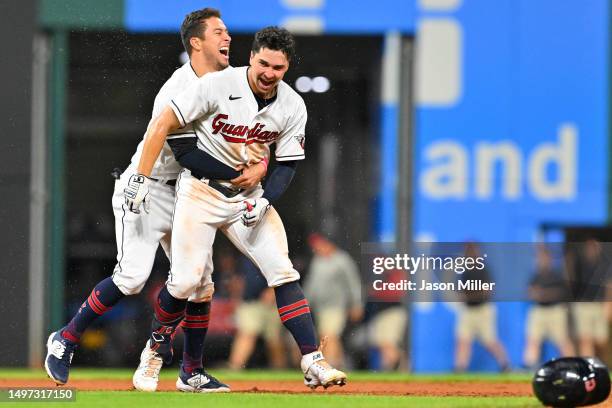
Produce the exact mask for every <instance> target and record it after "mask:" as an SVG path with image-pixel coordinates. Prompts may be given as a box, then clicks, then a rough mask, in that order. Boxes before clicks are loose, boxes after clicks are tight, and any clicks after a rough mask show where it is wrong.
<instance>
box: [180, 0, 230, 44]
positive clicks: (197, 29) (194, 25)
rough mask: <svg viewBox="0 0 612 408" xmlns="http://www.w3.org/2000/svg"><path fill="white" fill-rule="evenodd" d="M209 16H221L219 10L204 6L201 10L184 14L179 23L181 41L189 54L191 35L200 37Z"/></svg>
mask: <svg viewBox="0 0 612 408" xmlns="http://www.w3.org/2000/svg"><path fill="white" fill-rule="evenodd" d="M211 17H217V18H221V12H220V11H219V10H217V9H214V8H210V7H206V8H203V9H201V10H196V11H192V12H191V13H189V14H187V15H186V16H185V19H184V20H183V24H181V41H182V42H183V47H185V51H187V54H189V55H191V43H190V42H189V40H190V39H191V37H200V38H202V36H203V34H204V31H206V20H208V19H209V18H211Z"/></svg>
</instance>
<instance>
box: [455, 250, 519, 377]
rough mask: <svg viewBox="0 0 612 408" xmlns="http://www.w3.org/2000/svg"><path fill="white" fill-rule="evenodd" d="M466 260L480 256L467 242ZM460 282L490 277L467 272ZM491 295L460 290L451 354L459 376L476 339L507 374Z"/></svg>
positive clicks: (483, 271)
mask: <svg viewBox="0 0 612 408" xmlns="http://www.w3.org/2000/svg"><path fill="white" fill-rule="evenodd" d="M464 255H465V256H466V257H472V258H476V257H478V256H480V250H479V248H478V245H476V244H475V243H473V242H469V243H467V244H466V247H465V254H464ZM461 279H462V280H463V281H467V280H477V281H478V280H480V281H483V282H490V281H491V277H490V275H489V272H488V271H487V269H486V268H482V269H477V268H472V269H467V270H466V271H465V272H464V273H463V274H462V275H461ZM490 298H491V292H490V291H488V290H464V292H463V299H464V302H465V306H464V307H463V308H462V310H461V311H460V315H459V318H458V319H457V325H456V330H455V332H456V333H455V334H456V336H457V343H456V350H455V370H456V371H458V372H463V371H465V370H466V369H467V367H468V364H469V362H470V358H471V354H472V342H473V341H474V340H475V339H476V340H479V341H480V343H481V344H482V345H483V346H484V347H485V348H486V349H487V350H488V351H489V352H490V353H491V354H492V355H493V357H495V360H496V361H497V364H499V367H500V369H501V370H502V371H508V370H509V368H510V366H509V363H508V357H507V355H506V350H505V349H504V346H503V345H502V344H501V342H500V341H499V339H498V338H497V311H496V309H495V305H494V304H492V303H491V302H490Z"/></svg>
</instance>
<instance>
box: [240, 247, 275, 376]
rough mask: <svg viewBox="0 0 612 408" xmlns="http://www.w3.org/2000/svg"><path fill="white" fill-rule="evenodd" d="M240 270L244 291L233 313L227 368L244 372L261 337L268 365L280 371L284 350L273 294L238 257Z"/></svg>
mask: <svg viewBox="0 0 612 408" xmlns="http://www.w3.org/2000/svg"><path fill="white" fill-rule="evenodd" d="M241 270H242V272H243V276H244V289H243V291H242V302H241V303H240V304H239V306H238V308H237V310H236V326H237V329H238V330H237V333H236V337H235V338H234V342H233V343H232V350H231V353H230V357H229V366H230V368H232V369H234V370H240V369H243V368H245V367H246V365H247V363H248V361H249V359H250V357H251V355H252V354H253V350H254V349H255V344H256V343H257V338H258V337H259V336H263V338H264V341H265V344H266V350H267V352H268V358H269V360H270V365H271V366H272V367H273V368H284V367H285V366H286V359H285V347H284V345H283V341H282V336H281V327H282V325H281V320H280V318H279V316H278V309H277V308H276V298H275V296H274V290H273V289H272V288H269V287H268V284H267V282H266V279H265V278H264V276H263V275H262V274H261V273H260V272H259V270H258V269H257V267H256V266H255V265H254V264H253V263H252V262H251V261H249V260H248V259H247V258H245V257H242V262H241Z"/></svg>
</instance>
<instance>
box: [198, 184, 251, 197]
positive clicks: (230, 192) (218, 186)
mask: <svg viewBox="0 0 612 408" xmlns="http://www.w3.org/2000/svg"><path fill="white" fill-rule="evenodd" d="M202 181H204V182H205V183H206V179H202ZM208 185H209V186H210V187H212V188H214V189H215V190H217V191H218V192H220V193H221V194H223V195H224V196H226V197H227V198H232V197H236V196H237V195H238V194H240V193H242V191H243V190H242V189H241V188H239V189H236V190H233V189H231V188H228V187H225V186H224V185H222V184H220V183H218V182H216V181H215V180H210V179H209V180H208Z"/></svg>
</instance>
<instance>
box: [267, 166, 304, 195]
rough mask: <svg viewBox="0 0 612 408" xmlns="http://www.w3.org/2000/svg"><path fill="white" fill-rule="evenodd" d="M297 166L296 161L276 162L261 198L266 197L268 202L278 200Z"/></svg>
mask: <svg viewBox="0 0 612 408" xmlns="http://www.w3.org/2000/svg"><path fill="white" fill-rule="evenodd" d="M296 167H297V162H296V161H286V162H278V163H277V164H276V168H275V169H274V171H273V172H272V174H270V177H269V178H268V182H267V183H266V187H265V189H264V193H263V198H265V199H267V200H268V202H269V203H271V204H273V203H274V202H275V201H276V200H278V199H279V198H280V197H281V196H282V195H283V193H284V192H285V190H287V187H289V184H291V180H293V176H294V175H295V170H296Z"/></svg>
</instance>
